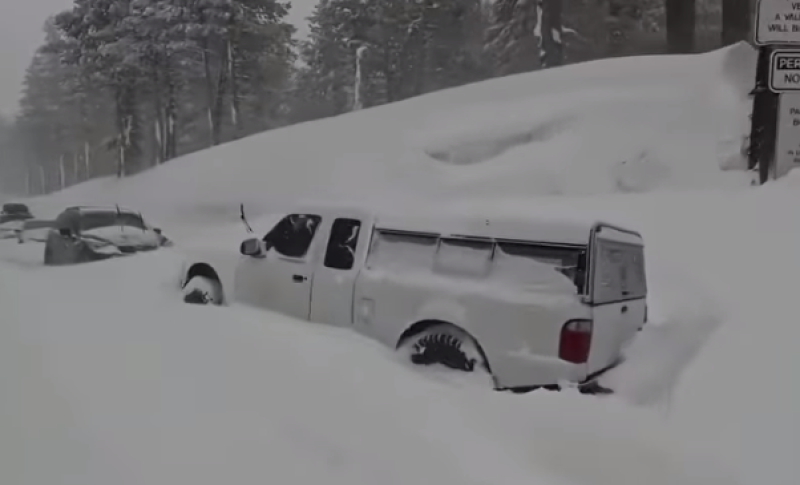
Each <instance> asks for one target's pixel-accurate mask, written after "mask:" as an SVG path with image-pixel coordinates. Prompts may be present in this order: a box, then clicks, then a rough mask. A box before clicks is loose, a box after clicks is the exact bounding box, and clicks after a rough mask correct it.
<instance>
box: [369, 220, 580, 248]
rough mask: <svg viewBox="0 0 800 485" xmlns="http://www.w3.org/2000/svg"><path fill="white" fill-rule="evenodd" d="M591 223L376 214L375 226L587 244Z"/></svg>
mask: <svg viewBox="0 0 800 485" xmlns="http://www.w3.org/2000/svg"><path fill="white" fill-rule="evenodd" d="M594 225H595V222H590V223H584V222H577V221H566V220H556V219H549V220H535V219H527V218H508V217H507V218H487V217H463V216H445V217H441V216H425V217H407V216H393V215H387V216H382V215H378V217H377V220H376V223H375V226H376V227H377V228H378V229H383V230H402V231H411V232H428V233H437V234H441V235H443V236H474V237H485V238H494V239H510V240H524V241H536V242H546V243H560V244H575V245H584V246H585V245H587V244H589V238H590V235H591V231H592V228H593V227H594Z"/></svg>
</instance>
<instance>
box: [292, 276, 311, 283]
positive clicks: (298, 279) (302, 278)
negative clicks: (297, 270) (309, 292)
mask: <svg viewBox="0 0 800 485" xmlns="http://www.w3.org/2000/svg"><path fill="white" fill-rule="evenodd" d="M307 279H308V278H306V277H305V276H303V275H301V274H296V275H293V276H292V281H294V282H295V283H302V282H304V281H305V280H307Z"/></svg>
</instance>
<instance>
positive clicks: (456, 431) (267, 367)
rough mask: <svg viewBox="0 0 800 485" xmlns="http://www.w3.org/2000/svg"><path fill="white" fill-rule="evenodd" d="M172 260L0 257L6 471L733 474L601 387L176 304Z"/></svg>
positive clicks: (179, 476)
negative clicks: (566, 388) (530, 384)
mask: <svg viewBox="0 0 800 485" xmlns="http://www.w3.org/2000/svg"><path fill="white" fill-rule="evenodd" d="M176 263H177V261H176V258H175V257H174V255H173V254H171V252H170V251H169V250H166V251H164V252H163V253H161V254H150V255H142V256H140V257H138V258H129V259H127V260H120V261H112V262H107V263H104V264H90V265H85V266H83V267H75V268H58V269H56V270H52V269H49V268H41V269H38V270H33V271H31V270H27V271H21V270H20V269H19V268H15V267H13V266H10V265H9V263H0V264H4V266H2V267H0V307H2V308H3V315H4V317H3V326H2V327H0V386H2V388H3V390H4V400H3V402H4V404H3V407H2V410H1V411H0V429H2V435H0V436H2V438H0V476H2V479H3V483H8V484H31V483H37V484H48V483H58V484H60V485H72V484H74V485H86V484H107V483H114V484H118V485H127V484H131V485H133V484H136V485H140V484H178V483H185V484H193V485H203V484H219V483H233V484H244V483H262V482H265V481H266V482H270V483H281V484H285V485H291V484H297V485H301V484H302V485H306V484H321V483H326V484H331V485H335V484H343V485H344V484H347V485H356V484H363V485H368V484H375V483H383V484H401V483H409V482H412V481H414V482H419V481H420V480H421V481H423V482H424V483H441V484H455V483H459V484H494V485H496V484H523V483H524V484H527V483H531V482H536V483H547V484H565V485H566V484H593V485H640V484H641V483H649V484H654V485H674V484H676V483H680V484H683V485H731V484H736V483H743V482H739V481H738V480H737V479H736V477H735V476H733V475H732V474H730V473H727V472H724V471H723V470H722V469H720V468H718V467H717V466H716V465H715V463H714V460H711V459H710V458H708V457H707V456H704V455H703V453H702V452H700V451H696V450H695V448H696V447H695V446H694V445H693V444H692V443H690V442H687V441H685V440H683V439H681V438H680V437H679V436H675V434H674V433H672V432H671V431H670V429H669V425H668V424H667V423H659V422H658V421H657V420H655V419H653V417H652V416H649V415H648V414H647V413H646V412H645V411H642V410H637V409H635V408H632V407H629V406H626V405H624V404H623V403H621V402H617V401H615V400H612V399H609V400H602V399H593V398H587V397H584V396H580V395H578V394H577V393H571V392H567V393H552V394H549V393H543V394H540V395H537V396H534V397H530V398H525V397H517V396H512V395H503V394H500V393H491V392H487V391H485V390H484V389H482V388H479V387H477V386H469V385H465V386H458V385H453V384H448V383H447V382H446V381H444V382H443V381H440V380H428V379H425V378H424V377H423V376H424V374H423V376H421V375H420V374H418V373H417V372H416V371H414V370H412V369H410V368H409V367H406V366H405V365H403V364H401V363H400V362H399V361H398V360H397V359H395V358H394V356H393V355H392V354H391V353H390V352H389V351H388V350H386V349H384V348H383V347H380V346H379V345H378V344H376V343H374V342H372V341H368V340H365V339H363V338H361V337H359V336H357V335H355V334H354V333H351V332H347V331H344V330H336V329H331V328H324V327H321V326H317V325H313V324H308V323H302V322H298V321H293V320H290V319H287V318H283V317H280V316H278V315H272V314H269V313H266V312H258V311H255V310H249V309H246V308H241V307H234V308H207V307H191V306H187V305H183V304H182V303H180V302H179V299H178V295H177V292H176V290H175V288H173V287H171V286H170V285H171V283H172V282H173V281H172V276H174V274H173V272H174V270H176V269H177V264H176ZM43 298H44V300H45V301H46V302H47V304H46V305H42V304H41V302H42V301H43Z"/></svg>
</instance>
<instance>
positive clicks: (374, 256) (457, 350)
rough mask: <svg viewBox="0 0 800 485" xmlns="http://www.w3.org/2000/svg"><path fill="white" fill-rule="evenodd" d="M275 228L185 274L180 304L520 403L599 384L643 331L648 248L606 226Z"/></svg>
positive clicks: (334, 212)
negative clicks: (399, 357) (260, 315)
mask: <svg viewBox="0 0 800 485" xmlns="http://www.w3.org/2000/svg"><path fill="white" fill-rule="evenodd" d="M275 220H277V221H278V222H277V224H275V225H274V227H272V228H271V229H270V230H269V231H268V232H266V234H264V235H263V236H260V237H258V238H251V239H247V240H245V241H244V242H242V243H241V247H240V254H238V255H233V254H231V255H225V256H222V255H219V254H218V255H217V256H216V257H213V256H212V257H210V258H203V257H202V256H200V257H198V258H196V259H191V260H189V261H187V263H186V265H185V266H184V268H183V270H182V277H181V286H182V288H183V294H184V300H185V301H186V302H188V303H201V304H204V303H209V304H225V303H229V302H233V301H236V302H241V303H245V304H248V305H253V306H257V307H261V308H265V309H270V310H274V311H278V312H281V313H284V314H287V315H290V316H293V317H297V318H299V319H303V320H310V321H314V322H320V323H325V324H330V325H336V326H342V327H348V328H353V329H355V330H357V331H358V332H361V333H363V334H366V335H368V336H370V337H372V338H374V339H377V340H378V341H380V342H382V343H384V344H385V345H387V346H390V347H391V348H397V349H403V350H405V351H407V355H408V356H409V359H410V360H411V361H412V362H414V363H416V364H423V365H426V364H435V363H438V364H443V365H445V366H447V367H449V368H451V369H457V370H461V371H465V372H470V371H476V370H480V369H481V368H482V369H485V370H486V371H488V373H489V374H490V375H491V376H492V378H493V380H494V385H495V388H496V389H502V390H515V391H524V390H530V389H535V388H540V387H553V388H558V384H559V383H561V382H564V381H568V382H574V383H586V382H595V381H594V380H592V379H593V377H595V376H596V375H599V374H600V373H602V372H603V371H605V370H607V369H609V368H611V367H613V366H614V365H616V364H617V363H618V362H619V360H620V358H621V353H622V349H623V348H624V346H625V345H626V343H627V342H628V341H630V340H631V339H632V338H633V337H634V336H635V335H636V334H637V331H638V330H639V329H640V328H641V327H642V326H643V325H644V322H645V320H646V318H647V317H646V314H647V309H646V297H647V284H646V280H645V265H644V243H643V240H642V238H641V236H640V235H639V234H638V233H636V232H634V231H631V230H628V229H624V228H621V227H617V226H613V225H610V224H605V223H602V222H586V223H583V222H566V221H554V220H535V219H525V220H502V221H501V220H485V219H477V218H475V219H471V218H464V219H457V218H452V217H450V218H441V219H434V218H425V219H419V218H408V217H396V216H386V215H381V214H373V213H370V212H367V211H362V210H357V209H346V208H337V207H330V206H328V207H326V206H322V205H320V206H319V207H311V208H305V209H304V210H298V211H296V212H294V213H291V214H288V215H286V216H285V217H283V218H282V219H273V221H275ZM234 256H235V258H236V259H235V260H234Z"/></svg>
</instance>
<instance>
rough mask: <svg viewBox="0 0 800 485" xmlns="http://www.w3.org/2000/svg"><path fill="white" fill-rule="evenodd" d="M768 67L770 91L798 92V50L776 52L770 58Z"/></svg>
mask: <svg viewBox="0 0 800 485" xmlns="http://www.w3.org/2000/svg"><path fill="white" fill-rule="evenodd" d="M769 65H770V68H769V89H770V90H771V91H773V92H775V93H783V92H786V91H800V50H797V51H787V50H776V51H775V52H773V53H772V56H770V62H769Z"/></svg>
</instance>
